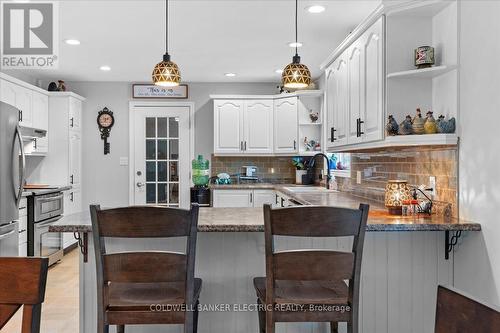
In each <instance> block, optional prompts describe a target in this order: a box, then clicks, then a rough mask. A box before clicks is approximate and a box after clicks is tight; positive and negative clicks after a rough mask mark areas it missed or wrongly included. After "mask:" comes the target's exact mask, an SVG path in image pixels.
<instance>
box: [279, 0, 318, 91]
mask: <svg viewBox="0 0 500 333" xmlns="http://www.w3.org/2000/svg"><path fill="white" fill-rule="evenodd" d="M297 16H298V0H295V45H298V38H297V37H298V33H297V30H298V28H297ZM281 83H282V84H283V86H284V87H285V88H294V89H300V88H306V87H308V86H309V85H310V84H311V72H310V71H309V68H307V66H306V65H304V64H301V63H300V56H299V54H298V49H297V46H296V47H295V56H294V57H293V59H292V62H291V63H290V64H288V65H287V66H286V67H285V69H284V70H283V74H282V75H281Z"/></svg>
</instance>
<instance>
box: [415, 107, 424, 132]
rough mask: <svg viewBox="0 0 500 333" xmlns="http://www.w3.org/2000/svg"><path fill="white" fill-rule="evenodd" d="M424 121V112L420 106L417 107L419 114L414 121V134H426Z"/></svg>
mask: <svg viewBox="0 0 500 333" xmlns="http://www.w3.org/2000/svg"><path fill="white" fill-rule="evenodd" d="M424 123H425V120H424V119H423V118H422V112H421V111H420V108H418V109H417V114H416V115H415V118H413V121H412V129H413V134H424V132H425V131H424Z"/></svg>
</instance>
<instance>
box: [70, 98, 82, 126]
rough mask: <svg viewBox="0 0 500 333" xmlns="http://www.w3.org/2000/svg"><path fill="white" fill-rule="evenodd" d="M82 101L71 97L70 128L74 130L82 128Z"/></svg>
mask: <svg viewBox="0 0 500 333" xmlns="http://www.w3.org/2000/svg"><path fill="white" fill-rule="evenodd" d="M81 124H82V101H80V100H78V99H76V98H74V97H70V98H69V129H70V130H73V131H81V130H82V125H81Z"/></svg>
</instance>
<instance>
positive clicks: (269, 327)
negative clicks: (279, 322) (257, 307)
mask: <svg viewBox="0 0 500 333" xmlns="http://www.w3.org/2000/svg"><path fill="white" fill-rule="evenodd" d="M265 333H274V316H273V310H270V311H266V332H265Z"/></svg>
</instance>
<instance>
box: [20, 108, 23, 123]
mask: <svg viewBox="0 0 500 333" xmlns="http://www.w3.org/2000/svg"><path fill="white" fill-rule="evenodd" d="M22 121H23V110H19V122H22Z"/></svg>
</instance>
